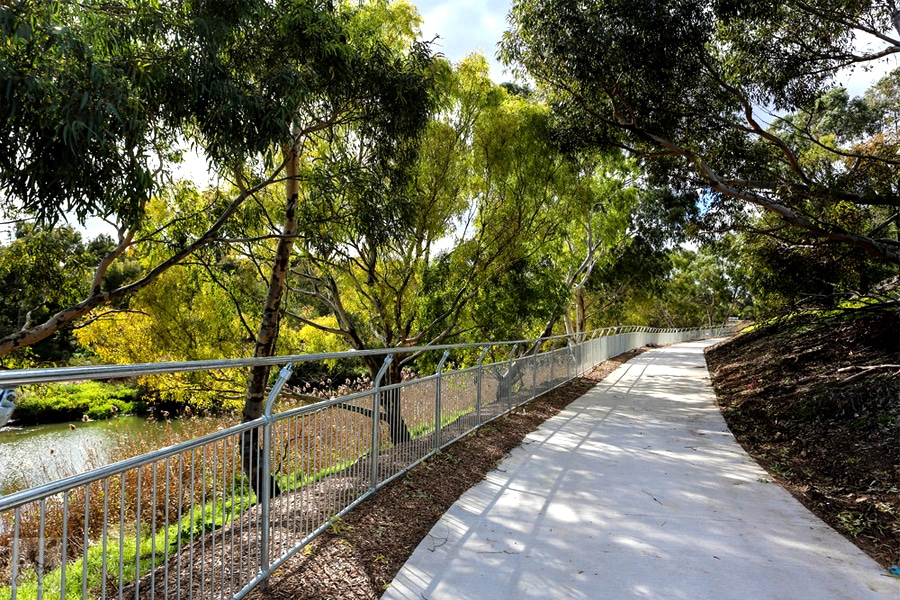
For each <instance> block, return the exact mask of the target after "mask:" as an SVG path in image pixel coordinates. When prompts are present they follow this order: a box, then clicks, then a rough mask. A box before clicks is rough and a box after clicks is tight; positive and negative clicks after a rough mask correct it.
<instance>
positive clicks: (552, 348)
mask: <svg viewBox="0 0 900 600" xmlns="http://www.w3.org/2000/svg"><path fill="white" fill-rule="evenodd" d="M555 355H556V340H554V341H553V343H552V344H551V345H550V352H549V354H548V356H549V357H550V385H553V371H554V370H555V369H554V368H553V363H555V362H556V356H555Z"/></svg>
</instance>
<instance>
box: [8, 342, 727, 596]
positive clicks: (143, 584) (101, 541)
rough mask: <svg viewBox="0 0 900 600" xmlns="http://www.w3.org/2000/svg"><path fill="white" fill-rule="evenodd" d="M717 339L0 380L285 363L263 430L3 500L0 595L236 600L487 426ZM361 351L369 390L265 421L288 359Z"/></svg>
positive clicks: (117, 370)
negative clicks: (584, 383) (636, 364)
mask: <svg viewBox="0 0 900 600" xmlns="http://www.w3.org/2000/svg"><path fill="white" fill-rule="evenodd" d="M726 333H728V331H727V330H725V329H718V330H712V329H705V330H652V329H648V328H609V329H604V330H598V331H595V332H590V333H588V334H583V335H581V336H580V337H579V338H578V339H577V340H576V339H574V338H569V337H565V336H558V337H556V338H550V339H549V340H547V341H544V340H530V341H529V340H525V341H520V342H515V343H514V342H503V343H502V344H471V345H448V346H441V347H437V348H404V349H390V350H381V351H366V352H365V353H335V354H328V355H316V356H294V357H276V358H270V359H260V360H257V361H254V360H252V359H242V360H234V361H207V362H206V363H173V364H156V365H126V366H117V367H92V368H73V369H47V370H40V371H38V372H35V373H32V372H24V371H23V372H15V371H8V372H4V373H0V387H10V385H11V384H15V385H22V384H25V383H32V382H47V381H68V380H74V379H86V378H96V379H105V378H110V377H123V376H137V375H141V374H147V373H178V372H185V371H197V370H202V369H210V370H212V369H223V368H244V367H247V366H250V365H252V364H267V365H270V366H272V365H279V364H281V365H285V368H284V369H283V370H282V375H281V378H280V379H279V382H278V383H277V384H276V385H275V387H274V388H273V390H272V392H271V393H270V397H269V401H268V403H267V405H266V413H265V415H264V417H262V418H261V419H259V420H257V421H254V422H252V423H245V424H241V425H238V426H235V427H231V428H229V429H225V430H223V431H220V432H216V433H214V434H211V435H207V436H203V437H200V438H197V439H195V440H191V441H188V442H185V443H182V444H178V445H175V446H172V447H170V448H165V449H162V450H158V451H155V452H151V453H149V454H145V455H143V456H139V457H135V458H133V459H128V460H125V461H121V462H119V463H116V464H113V465H109V466H107V467H103V468H101V469H97V470H94V471H91V472H88V473H82V474H80V475H76V476H73V477H69V478H66V479H62V480H60V481H56V482H53V483H50V484H46V485H43V486H40V487H37V488H34V489H31V490H24V491H21V492H17V493H14V494H9V495H7V496H3V497H0V600H5V599H7V598H10V599H14V598H27V599H29V600H30V599H32V598H54V599H55V598H65V599H68V598H103V599H105V598H111V599H112V598H126V597H127V598H148V599H155V598H196V599H198V600H205V599H207V598H209V599H213V598H216V599H220V598H235V599H237V598H241V597H243V596H244V595H246V593H247V592H248V591H249V590H251V589H253V588H254V587H256V586H257V585H259V584H260V583H262V582H264V581H265V580H266V578H267V577H268V576H269V574H270V573H271V572H272V571H273V570H274V569H275V568H277V567H278V566H279V565H280V564H281V563H283V562H284V561H285V560H287V558H289V557H290V556H291V555H292V554H293V553H294V552H296V551H298V550H299V549H301V548H303V547H304V545H306V544H307V543H308V542H309V541H311V540H312V539H313V538H314V537H315V536H316V535H318V534H319V533H321V532H322V531H324V530H325V529H326V528H327V527H328V526H329V525H330V524H331V523H333V522H334V519H335V518H337V517H339V516H340V515H342V514H344V513H346V512H347V511H348V510H350V509H352V508H353V507H354V506H356V505H357V504H358V503H359V502H361V501H362V500H364V499H365V498H366V497H367V496H369V495H370V494H372V493H373V492H374V490H376V489H377V488H378V487H380V486H382V485H384V484H385V483H386V482H388V481H390V480H392V479H394V478H396V477H398V476H400V475H402V474H403V473H405V472H406V471H407V470H409V469H410V468H411V467H412V466H414V465H416V464H417V463H419V462H421V461H422V460H425V459H426V458H428V457H429V456H431V455H433V454H434V453H435V452H437V451H439V450H440V448H443V447H445V446H446V445H447V444H449V443H452V442H453V441H455V440H457V439H459V438H460V437H462V436H464V435H466V434H467V433H468V432H471V431H473V430H475V429H477V428H478V427H480V426H481V425H483V424H484V423H487V422H488V421H490V420H492V419H495V418H497V417H498V416H500V415H502V414H504V413H506V412H508V411H510V410H513V409H514V408H515V407H517V406H520V405H521V404H524V403H525V402H528V401H529V400H531V399H533V398H534V397H536V396H538V395H540V394H542V393H545V392H546V391H548V390H550V389H553V388H554V387H557V386H559V385H561V384H562V383H565V382H566V381H569V380H570V379H572V378H573V377H576V376H577V375H580V374H581V373H584V372H586V371H587V370H589V369H590V368H592V367H593V366H595V365H596V364H599V363H601V362H603V361H604V360H606V359H608V358H609V357H611V356H615V355H618V354H621V353H622V352H626V351H628V350H631V349H633V348H637V347H640V346H643V345H646V344H667V343H673V342H676V341H684V340H687V339H696V338H698V337H711V336H714V335H723V334H726ZM542 346H543V347H544V349H545V351H543V352H539V350H540V349H541V348H542ZM434 349H439V350H445V353H444V356H443V358H442V359H441V361H440V363H439V365H438V368H437V371H436V372H435V373H434V374H431V375H428V376H425V377H421V378H419V379H408V380H406V381H403V382H401V383H393V384H391V385H384V386H382V385H381V376H382V375H383V374H384V372H385V370H386V369H387V366H388V364H390V362H391V361H392V360H393V359H394V356H395V355H396V354H399V353H402V352H426V351H433V350H434ZM479 349H480V350H481V354H480V357H479V358H478V361H477V363H476V364H475V366H471V367H468V368H464V369H458V370H451V369H444V366H445V361H446V360H447V359H448V356H449V355H450V354H451V352H453V351H460V352H462V351H466V352H470V353H471V352H473V351H474V352H475V353H476V355H477V351H478V350H479ZM366 353H368V354H373V355H378V356H379V358H384V366H383V367H382V371H381V373H380V374H379V377H377V378H376V380H375V381H374V382H373V387H372V388H371V389H369V390H364V391H362V392H358V393H355V394H352V395H349V396H345V397H342V398H335V399H331V400H327V401H322V402H317V403H315V404H312V405H308V406H301V407H297V408H291V409H288V410H283V411H281V412H275V411H274V409H273V407H274V406H275V404H276V402H279V401H282V400H284V399H285V398H289V397H290V396H291V391H290V389H289V387H286V382H287V381H288V380H289V378H290V373H291V365H293V364H294V363H298V362H306V361H312V360H322V359H331V358H350V357H356V358H358V357H360V356H362V355H363V354H366ZM470 355H471V354H470ZM470 364H471V363H470Z"/></svg>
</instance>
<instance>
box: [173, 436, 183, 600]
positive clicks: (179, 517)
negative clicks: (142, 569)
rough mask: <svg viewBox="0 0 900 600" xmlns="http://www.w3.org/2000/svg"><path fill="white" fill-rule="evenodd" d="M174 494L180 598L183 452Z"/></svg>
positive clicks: (178, 597)
mask: <svg viewBox="0 0 900 600" xmlns="http://www.w3.org/2000/svg"><path fill="white" fill-rule="evenodd" d="M175 489H176V490H177V491H176V494H178V510H176V511H175V514H176V515H177V516H176V518H175V522H176V523H178V528H177V529H176V530H175V536H176V537H175V553H176V554H175V556H176V558H175V571H176V573H178V586H177V587H176V588H175V598H176V600H181V538H182V537H183V534H182V529H181V528H182V527H183V526H184V524H183V523H182V521H183V520H184V452H179V453H178V482H177V483H176V485H175Z"/></svg>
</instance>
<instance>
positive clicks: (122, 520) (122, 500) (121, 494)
mask: <svg viewBox="0 0 900 600" xmlns="http://www.w3.org/2000/svg"><path fill="white" fill-rule="evenodd" d="M125 487H126V486H125V473H122V474H121V475H120V477H119V600H122V598H123V597H124V594H125V588H124V585H125Z"/></svg>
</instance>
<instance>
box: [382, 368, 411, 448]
mask: <svg viewBox="0 0 900 600" xmlns="http://www.w3.org/2000/svg"><path fill="white" fill-rule="evenodd" d="M379 368H380V367H379ZM402 371H403V369H402V367H401V366H400V361H399V360H396V361H394V362H392V363H391V364H390V366H389V367H388V370H387V372H386V373H385V374H384V380H383V381H382V382H381V384H382V385H383V386H384V385H391V384H394V383H400V382H401V381H402V380H403V375H402ZM375 373H376V374H377V373H378V371H377V370H376V371H375ZM373 378H374V375H373ZM402 391H403V388H394V389H391V390H383V391H382V392H381V403H380V405H381V411H382V412H381V415H380V418H381V420H383V421H385V422H386V423H387V424H388V427H389V428H390V432H391V443H392V444H394V445H395V446H396V445H398V444H404V443H406V442H409V441H411V440H412V435H411V434H410V432H409V427H407V426H406V421H405V420H404V419H403V411H402V408H403V403H402V393H401V392H402Z"/></svg>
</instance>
